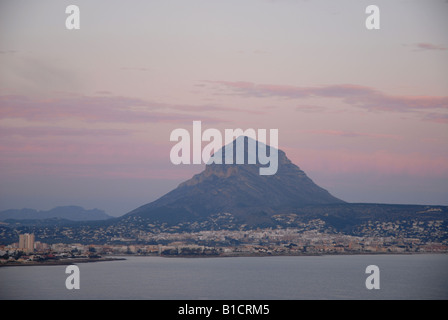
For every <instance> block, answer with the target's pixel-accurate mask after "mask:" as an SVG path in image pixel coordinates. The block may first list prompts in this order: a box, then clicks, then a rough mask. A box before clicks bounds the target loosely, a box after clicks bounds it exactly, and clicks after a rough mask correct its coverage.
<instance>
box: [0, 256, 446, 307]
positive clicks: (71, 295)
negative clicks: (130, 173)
mask: <svg viewBox="0 0 448 320" xmlns="http://www.w3.org/2000/svg"><path fill="white" fill-rule="evenodd" d="M77 266H78V268H79V289H67V287H66V279H67V278H68V277H69V276H71V274H70V273H66V268H67V266H64V265H59V266H15V267H13V266H11V267H1V268H0V299H2V300H5V299H20V300H37V299H39V300H47V299H50V300H59V299H63V300H71V299H86V300H91V299H92V300H127V299H137V300H142V299H143V300H308V299H313V300H316V299H317V300H328V299H330V300H339V299H342V300H370V299H374V300H391V299H393V300H397V299H405V300H413V299H416V300H422V299H429V300H446V299H448V255H447V254H413V255H406V254H399V255H392V254H387V255H327V256H325V255H324V256H273V257H228V258H224V257H219V258H164V257H155V256H127V257H126V260H121V261H106V262H94V263H80V264H77ZM368 266H376V267H377V269H376V271H375V279H374V280H372V278H369V277H371V276H373V275H374V274H373V273H372V274H371V273H370V272H367V273H366V269H368ZM367 271H369V270H367ZM368 278H369V279H368ZM372 281H374V282H375V283H376V284H377V285H378V287H377V288H371V289H369V288H368V287H369V286H368V285H367V284H366V283H367V282H368V283H373V282H372Z"/></svg>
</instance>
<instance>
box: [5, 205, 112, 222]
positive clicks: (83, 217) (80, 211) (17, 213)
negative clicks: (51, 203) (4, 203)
mask: <svg viewBox="0 0 448 320" xmlns="http://www.w3.org/2000/svg"><path fill="white" fill-rule="evenodd" d="M54 218H57V219H63V220H70V221H93V220H107V219H110V218H112V217H111V216H109V215H108V214H106V213H105V212H104V211H102V210H99V209H91V210H86V209H84V208H82V207H79V206H62V207H56V208H53V209H51V210H48V211H38V210H35V209H10V210H4V211H0V221H6V220H45V219H54Z"/></svg>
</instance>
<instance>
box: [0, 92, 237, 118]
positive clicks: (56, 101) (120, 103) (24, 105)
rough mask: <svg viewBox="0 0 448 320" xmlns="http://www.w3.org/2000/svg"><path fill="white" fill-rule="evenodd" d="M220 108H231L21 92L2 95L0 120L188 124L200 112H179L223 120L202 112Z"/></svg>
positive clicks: (110, 97)
mask: <svg viewBox="0 0 448 320" xmlns="http://www.w3.org/2000/svg"><path fill="white" fill-rule="evenodd" d="M172 110H176V112H173V111H172ZM217 110H219V111H229V109H226V108H223V107H219V106H190V105H174V104H163V103H157V102H149V101H145V100H141V99H137V98H129V97H122V96H110V95H107V96H68V97H64V98H50V99H32V98H28V97H25V96H19V95H8V96H0V119H5V118H22V119H27V120H31V121H46V120H59V119H71V118H75V119H80V120H85V121H89V122H117V123H147V122H148V123H154V122H166V123H189V122H192V121H193V120H197V118H198V116H197V115H192V114H186V113H181V112H178V111H184V112H185V111H187V112H198V114H200V116H201V119H202V120H203V121H207V122H209V123H216V122H223V121H222V120H221V119H219V118H217V117H210V116H206V115H204V114H203V113H204V112H207V111H217ZM233 111H234V110H233Z"/></svg>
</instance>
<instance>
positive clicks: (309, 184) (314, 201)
mask: <svg viewBox="0 0 448 320" xmlns="http://www.w3.org/2000/svg"><path fill="white" fill-rule="evenodd" d="M238 139H244V141H243V142H244V145H245V148H244V159H245V161H244V163H245V164H225V163H224V162H225V155H226V152H228V150H229V148H233V160H234V161H233V163H235V160H236V150H237V149H236V146H237V141H238ZM238 139H235V140H234V141H233V142H232V143H231V144H229V145H227V146H225V147H223V148H222V149H221V150H219V152H218V153H217V154H216V158H219V157H222V158H221V159H222V164H216V163H211V164H207V165H206V168H205V170H204V171H202V172H201V173H199V174H197V175H195V176H193V177H192V178H191V179H189V180H187V181H185V182H183V183H181V184H180V185H179V186H178V187H177V188H176V189H174V190H172V191H171V192H169V193H167V194H166V195H164V196H162V197H161V198H159V199H158V200H156V201H154V202H151V203H148V204H146V205H143V206H141V207H139V208H137V209H135V210H133V211H131V212H129V213H128V214H126V215H124V216H123V217H122V218H123V219H129V218H130V217H139V218H141V219H144V220H147V221H154V222H162V223H163V222H166V223H169V224H177V223H179V222H192V221H201V220H204V219H207V218H208V217H210V216H211V215H213V214H218V213H231V214H232V215H234V217H235V218H236V219H237V220H238V221H239V222H240V223H246V224H250V225H258V224H266V223H267V224H271V223H272V220H271V217H272V216H273V215H275V214H278V213H292V212H296V211H297V210H298V209H299V208H301V207H305V206H310V205H329V204H343V203H345V202H344V201H342V200H340V199H338V198H336V197H334V196H332V195H331V194H330V193H329V192H328V191H327V190H325V189H323V188H321V187H319V186H318V185H316V184H315V183H314V182H313V181H312V180H311V179H310V178H309V177H308V176H307V175H306V174H305V172H303V171H302V170H301V169H300V168H299V167H298V166H296V165H295V164H293V163H292V162H291V161H290V160H289V159H288V157H287V156H286V154H285V153H284V152H283V151H281V150H276V149H273V148H272V150H271V147H270V146H266V145H264V144H261V142H258V144H256V146H257V147H256V149H255V150H253V151H255V153H256V154H255V155H253V154H251V153H249V151H248V150H249V147H248V143H249V139H250V138H248V137H244V138H243V137H239V138H238ZM259 147H264V148H266V150H267V153H266V154H271V152H272V151H277V154H278V170H277V172H276V173H275V174H274V175H260V170H259V169H260V167H265V166H266V165H262V164H261V163H260V159H259V156H258V155H259V154H258V152H259V150H260V149H259ZM263 150H264V149H263ZM253 151H252V152H253ZM250 155H252V156H254V158H255V159H256V163H255V164H247V163H248V159H249V156H250ZM264 163H265V162H264Z"/></svg>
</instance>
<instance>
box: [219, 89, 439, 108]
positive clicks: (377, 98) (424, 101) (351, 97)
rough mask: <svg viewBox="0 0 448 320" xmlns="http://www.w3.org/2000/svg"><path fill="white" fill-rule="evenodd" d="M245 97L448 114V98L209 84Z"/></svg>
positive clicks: (369, 90)
mask: <svg viewBox="0 0 448 320" xmlns="http://www.w3.org/2000/svg"><path fill="white" fill-rule="evenodd" d="M210 83H213V84H216V85H219V86H222V87H225V88H227V89H229V90H230V91H231V92H233V93H232V94H234V95H239V96H242V97H255V98H265V97H274V98H275V97H277V98H285V99H306V98H312V97H321V98H339V99H342V100H343V101H344V102H346V103H347V104H349V105H352V106H355V107H358V108H362V109H365V110H370V111H392V112H409V111H416V110H435V109H440V110H448V96H399V95H389V94H386V93H383V92H380V91H378V90H375V89H373V88H370V87H366V86H360V85H353V84H340V85H329V86H321V87H298V86H288V85H272V84H255V83H251V82H241V81H236V82H232V81H210Z"/></svg>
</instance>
